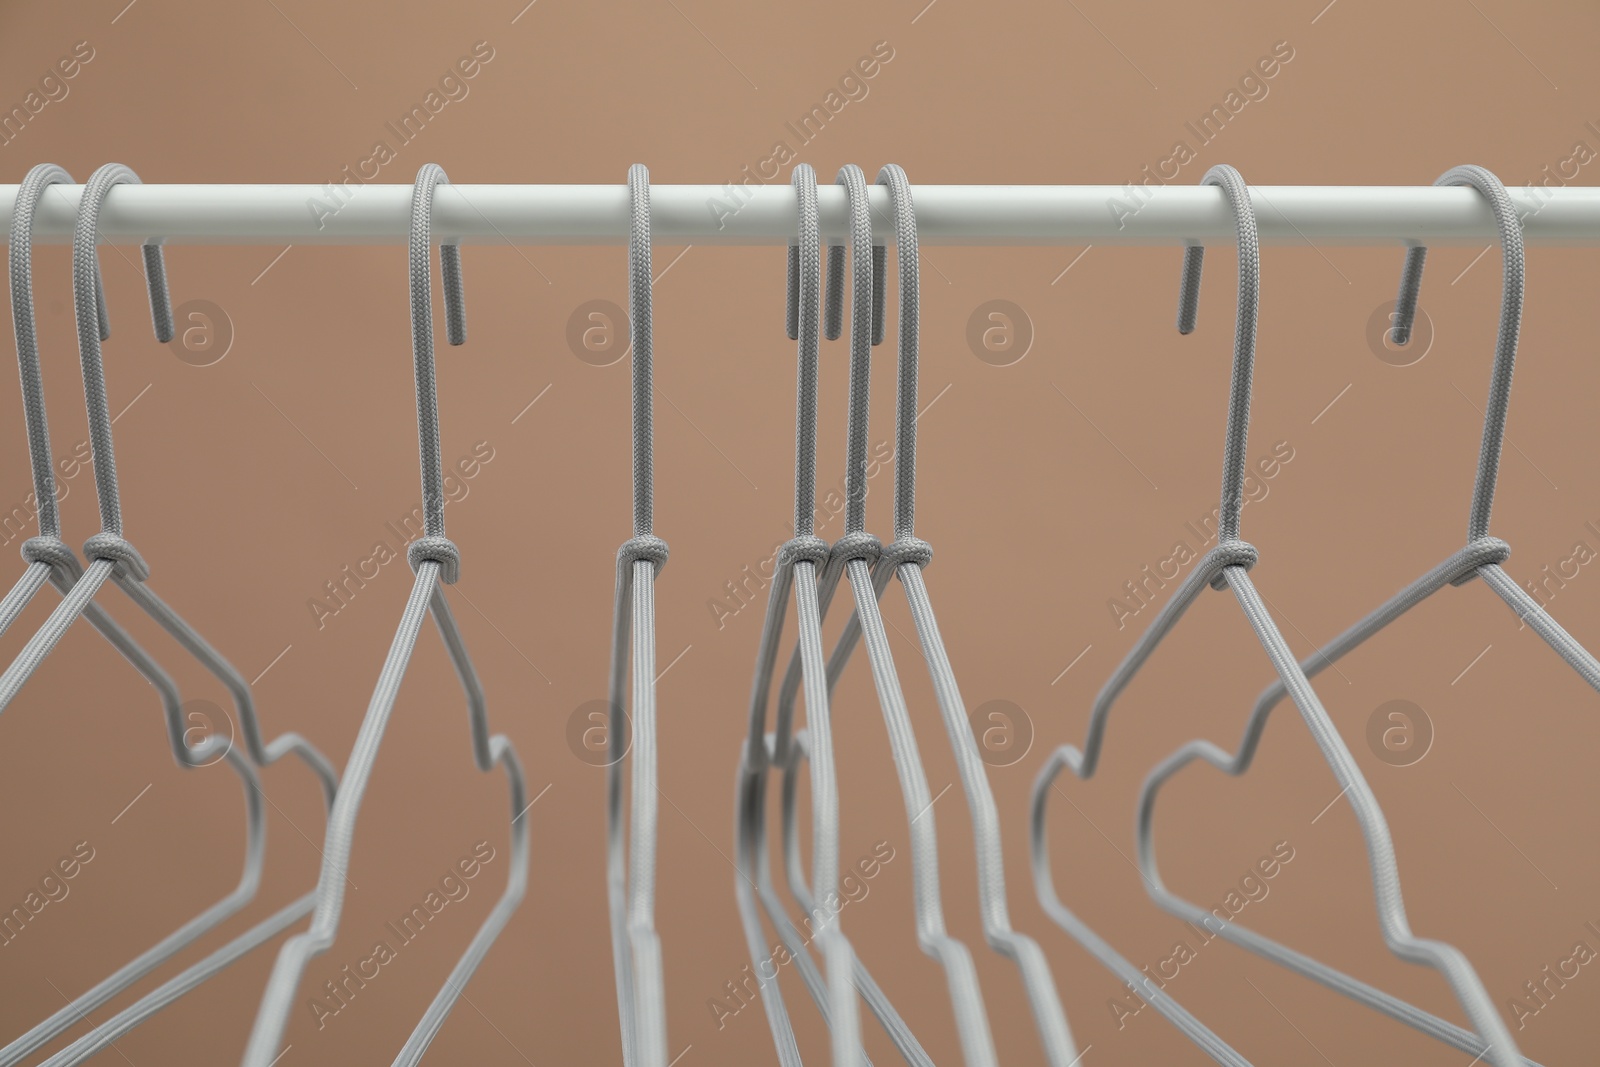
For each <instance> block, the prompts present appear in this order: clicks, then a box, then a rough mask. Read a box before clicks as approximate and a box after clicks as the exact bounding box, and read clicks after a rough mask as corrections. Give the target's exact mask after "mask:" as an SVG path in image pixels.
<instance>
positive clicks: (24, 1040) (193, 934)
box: [0, 164, 334, 1065]
mask: <svg viewBox="0 0 1600 1067" xmlns="http://www.w3.org/2000/svg"><path fill="white" fill-rule="evenodd" d="M128 180H131V181H135V182H136V181H137V180H138V179H137V178H136V177H133V176H132V172H131V171H128V170H127V169H126V168H124V167H120V166H119V165H116V164H112V165H109V166H108V167H102V168H101V169H100V170H99V171H97V172H96V173H95V176H94V177H93V178H91V180H90V184H89V186H87V187H86V188H85V189H84V191H83V194H82V198H81V199H80V202H79V210H78V226H77V230H76V233H75V237H74V243H73V273H74V282H75V285H74V288H75V301H74V309H75V311H76V313H77V315H78V319H79V326H80V329H79V342H80V348H83V351H84V355H83V363H84V368H85V391H86V396H87V399H88V401H89V407H90V429H91V445H92V447H93V448H94V453H93V454H94V457H95V462H96V467H97V468H98V466H99V463H100V461H101V460H102V459H104V460H106V462H107V463H108V464H110V465H111V466H112V468H113V469H112V471H111V473H110V475H109V484H110V485H111V488H112V492H113V493H114V492H115V485H116V482H115V470H114V461H113V460H111V459H110V456H111V438H110V423H109V418H107V419H106V420H105V421H104V422H103V423H102V422H101V421H100V420H99V419H97V418H96V417H95V416H96V412H95V403H94V402H95V399H96V397H95V392H94V387H93V385H92V384H91V383H93V382H98V383H99V391H100V394H101V399H102V400H103V393H104V377H103V372H101V371H100V350H99V344H100V342H101V341H102V340H104V339H106V338H109V336H110V329H111V328H110V322H109V319H108V317H107V315H106V308H105V296H104V287H103V285H102V284H101V280H100V273H99V264H98V262H97V259H96V256H95V251H94V242H95V240H96V236H97V235H96V225H95V220H96V218H97V217H98V210H99V206H100V203H101V201H102V200H103V198H104V196H105V195H106V193H107V192H108V191H109V190H110V188H111V187H112V186H114V185H115V184H118V183H119V182H121V181H128ZM71 182H72V178H71V176H70V175H69V174H67V172H66V171H65V170H63V169H61V168H60V167H58V166H55V165H53V164H42V165H40V166H37V167H35V168H33V169H32V170H31V171H30V172H29V173H28V175H27V177H26V178H25V179H24V181H23V183H22V185H21V186H20V187H19V189H18V195H17V198H16V202H15V205H14V209H13V215H12V230H11V260H10V267H11V295H12V318H13V325H14V328H15V332H16V339H17V356H18V368H19V373H20V376H21V383H22V393H23V405H24V410H25V415H26V423H27V428H28V440H29V459H30V463H31V466H32V469H33V480H34V495H35V498H36V501H37V503H38V514H39V529H40V532H39V536H38V537H34V538H30V539H29V540H28V541H26V542H25V543H24V544H23V557H24V559H26V560H27V561H28V563H29V567H28V570H27V571H26V572H25V573H24V575H23V577H22V579H21V580H20V581H19V582H18V583H17V585H16V586H15V587H14V588H13V589H12V591H11V593H9V594H8V595H7V596H6V597H5V599H4V601H3V602H0V632H3V631H4V630H5V628H7V627H8V626H9V625H10V624H11V622H12V621H14V620H15V618H16V614H17V612H19V611H20V610H21V608H22V607H23V606H24V605H26V604H27V603H28V601H29V600H31V599H32V597H33V595H34V594H35V593H37V592H38V590H39V588H40V587H41V585H42V583H43V581H44V580H45V579H46V578H48V579H49V580H50V581H51V583H52V584H54V585H55V586H56V588H57V589H59V590H60V591H61V592H62V594H63V599H62V603H61V604H60V605H59V606H58V607H57V608H56V610H55V611H54V612H52V613H51V616H50V618H49V619H48V620H47V621H46V623H45V626H44V627H43V628H42V629H41V630H40V631H39V632H38V633H36V634H35V635H34V637H33V638H32V639H31V640H30V641H29V642H28V644H27V646H26V647H25V648H24V650H23V653H22V655H20V656H19V657H18V660H17V661H16V662H14V663H13V664H12V665H11V667H10V668H8V669H7V671H6V672H5V674H4V676H0V687H3V688H4V692H5V696H4V699H3V700H0V709H3V708H4V706H5V705H6V704H8V703H9V702H10V700H11V699H12V698H13V697H14V696H15V695H16V693H17V691H18V690H19V689H20V688H21V686H22V685H23V684H24V683H25V682H26V681H27V679H28V678H29V677H30V676H31V674H32V672H33V671H34V670H35V669H36V668H37V666H38V665H39V664H40V663H42V662H43V660H44V659H45V657H46V656H48V654H49V653H50V651H51V649H52V648H53V647H54V646H55V644H56V642H57V641H59V639H60V637H61V636H62V635H63V634H65V632H66V631H67V629H68V628H69V627H70V626H71V624H72V623H73V622H74V621H75V620H76V619H77V618H78V617H79V616H80V615H81V616H82V617H84V618H85V619H87V620H88V622H89V624H90V625H91V626H92V627H94V629H95V630H96V631H98V632H99V633H100V634H101V635H102V636H104V637H105V638H106V640H107V641H108V642H109V643H110V644H111V645H112V646H113V647H114V648H116V649H117V650H118V651H119V652H120V653H122V655H123V656H124V658H126V659H127V660H128V661H129V663H130V664H132V665H133V667H134V668H135V669H136V670H137V671H138V672H139V673H140V675H141V676H142V677H144V679H145V680H146V681H147V682H149V683H150V684H151V685H152V687H154V688H155V690H156V693H157V695H158V697H159V698H160V700H161V702H162V706H163V710H164V712H165V719H166V724H167V734H168V739H169V742H170V743H171V745H172V750H173V754H174V756H175V758H176V759H177V761H178V764H179V765H180V766H182V767H198V766H205V765H207V764H208V763H210V762H215V761H218V760H224V761H226V762H227V763H228V764H229V766H230V767H231V768H232V769H233V770H234V772H235V773H236V774H238V775H239V776H240V778H241V780H242V781H243V783H244V785H245V801H246V845H245V867H244V871H243V873H242V875H241V877H240V880H239V883H238V885H237V886H236V887H235V888H234V890H233V891H232V892H231V893H229V894H228V895H227V896H225V897H224V898H222V899H221V900H220V901H218V902H217V903H215V904H213V905H212V906H211V907H209V908H207V909H205V910H204V911H202V912H201V913H200V914H199V915H197V916H195V917H194V918H193V919H191V920H189V922H187V923H185V924H184V925H183V926H181V927H179V928H178V929H177V930H175V931H173V932H172V933H171V934H169V935H168V936H167V937H165V938H163V939H162V940H161V941H160V942H158V943H157V944H155V945H153V946H152V947H151V948H149V949H147V950H146V951H145V952H144V953H142V954H141V955H140V956H138V957H137V958H136V959H134V960H132V961H131V962H129V963H128V964H126V965H125V966H123V967H122V968H121V969H119V970H118V971H116V972H115V973H113V974H112V975H110V976H109V977H107V978H106V979H104V980H103V981H101V982H100V983H98V984H97V985H95V986H94V987H92V988H91V989H89V990H87V991H86V992H84V993H83V994H81V995H79V996H78V997H77V998H75V999H73V1000H71V1001H69V1002H68V1003H67V1004H66V1005H65V1006H63V1007H62V1008H61V1009H60V1010H58V1011H57V1012H55V1013H54V1014H53V1015H51V1016H50V1017H48V1018H46V1019H45V1020H43V1021H41V1022H40V1023H38V1024H37V1025H35V1026H34V1027H33V1028H31V1029H30V1030H28V1031H27V1032H26V1033H24V1034H22V1035H20V1036H19V1037H17V1038H15V1039H13V1040H12V1041H11V1042H10V1043H8V1044H7V1045H6V1046H5V1047H4V1048H3V1049H0V1064H4V1065H10V1064H16V1063H20V1062H21V1061H22V1060H24V1059H26V1058H27V1057H28V1056H29V1055H31V1054H32V1053H34V1052H36V1051H37V1050H38V1049H40V1048H42V1047H43V1046H44V1045H45V1044H47V1043H48V1042H49V1041H51V1040H53V1039H54V1038H55V1037H57V1036H59V1035H60V1034H61V1033H63V1032H65V1031H66V1030H67V1029H68V1028H70V1027H71V1026H73V1025H76V1024H77V1023H79V1022H80V1021H82V1020H84V1019H86V1018H87V1013H88V1012H90V1011H93V1010H95V1009H96V1008H98V1007H100V1006H102V1005H103V1004H105V1003H106V1002H108V1001H109V1000H111V999H112V998H113V997H115V996H117V995H118V994H119V993H121V992H122V991H123V990H125V989H127V988H128V987H129V986H131V985H133V984H134V983H135V982H137V981H138V980H139V979H140V978H142V977H144V976H145V975H147V974H149V973H150V972H151V971H153V970H154V969H155V968H156V967H158V966H160V965H161V964H162V963H164V962H165V961H166V960H168V959H170V958H171V957H172V956H174V955H176V954H177V953H178V952H180V951H181V950H182V949H184V948H185V947H187V946H188V945H189V944H191V943H192V942H194V941H195V940H196V939H197V938H199V937H201V936H202V935H204V934H205V933H207V932H208V931H210V930H211V929H213V928H215V927H216V926H217V925H218V924H220V923H221V922H223V921H224V920H226V919H227V918H229V917H230V916H231V915H233V914H234V913H235V912H237V911H238V910H239V909H240V908H242V907H243V906H244V905H245V904H247V903H249V902H250V901H251V900H252V899H254V896H255V894H256V891H257V890H258V888H259V886H260V881H261V872H262V868H263V865H264V862H265V847H266V839H265V834H266V821H265V818H266V816H265V808H264V805H263V803H262V801H263V799H264V796H265V794H264V793H262V790H261V785H260V780H259V778H258V776H257V774H256V769H255V768H256V766H258V765H259V766H265V765H266V764H267V763H270V762H272V760H274V759H276V758H278V757H279V756H281V755H282V754H284V753H285V752H288V751H291V750H292V751H295V752H296V754H297V755H299V756H300V758H301V759H303V760H304V761H305V762H306V763H307V764H308V765H309V766H310V767H311V768H312V770H313V772H315V773H316V774H317V775H318V777H319V778H320V779H321V781H322V784H323V789H324V796H325V797H326V798H327V799H329V801H330V802H331V795H332V791H333V786H334V772H333V769H332V767H331V765H329V764H328V763H327V761H326V760H325V759H324V758H323V757H322V756H321V754H320V753H318V752H317V751H316V749H314V748H312V747H311V746H310V745H309V744H307V743H306V742H304V741H303V740H302V739H300V738H299V737H298V736H297V735H293V734H286V735H284V737H282V738H280V739H279V741H278V742H275V743H274V744H273V745H272V746H263V745H262V744H261V740H260V732H259V727H258V725H257V723H256V721H255V718H254V708H253V706H248V705H246V706H243V707H241V708H240V720H241V723H242V725H243V726H244V728H245V734H246V741H247V749H249V744H248V743H249V742H251V741H254V742H255V747H254V749H253V750H249V751H248V752H247V753H239V752H237V751H236V750H235V749H234V747H233V745H232V742H231V739H229V738H225V737H221V736H218V735H212V736H210V737H207V738H205V739H204V740H202V741H201V742H200V743H198V744H195V745H191V744H189V742H188V740H187V737H186V730H185V726H184V712H183V702H182V698H181V696H180V695H179V692H178V688H177V686H176V684H175V683H174V682H173V681H172V679H171V677H170V676H169V675H168V674H167V673H166V672H165V671H163V670H162V669H161V667H160V666H158V665H157V664H156V663H155V661H154V660H152V659H151V657H150V656H149V654H148V653H146V652H145V651H144V649H143V648H142V647H140V646H139V645H138V644H137V643H136V642H135V641H134V640H133V638H132V637H131V636H130V635H129V634H128V633H127V632H126V631H125V630H123V629H122V628H121V627H120V626H118V625H117V624H116V623H115V622H114V621H113V620H112V619H111V617H110V616H109V615H107V614H106V613H105V611H104V609H102V608H101V607H100V606H99V605H98V604H96V603H94V599H93V598H94V596H95V593H96V592H98V590H99V588H100V587H101V586H102V585H103V584H104V582H105V579H106V577H107V572H108V571H109V570H111V567H112V565H111V564H109V563H103V562H102V561H100V560H96V561H95V562H94V563H91V565H90V568H89V570H88V572H85V571H84V570H83V569H82V568H81V567H80V565H79V564H78V561H77V557H76V556H75V555H74V554H73V552H72V550H71V549H70V548H68V547H67V546H66V544H65V543H64V542H62V540H61V536H60V533H61V531H60V515H59V511H58V508H57V506H56V490H55V476H54V472H53V470H52V467H51V457H50V435H49V426H48V419H47V416H46V411H45V398H44V380H43V373H42V370H41V367H40V363H39V351H38V334H37V328H36V325H35V313H34V304H33V283H32V227H33V217H34V213H35V211H36V210H37V208H38V203H39V200H40V198H41V197H42V196H43V195H44V193H45V192H46V191H47V190H48V189H49V188H50V187H51V186H53V185H57V184H70V183H71ZM145 260H146V264H147V271H146V273H147V277H148V281H149V285H150V298H151V307H152V309H153V314H154V322H155V329H156V336H157V339H158V340H159V339H170V337H171V335H172V329H171V314H170V310H169V309H170V301H169V299H168V297H167V292H166V278H165V272H164V271H163V270H162V269H160V264H161V254H160V248H159V246H146V248H145ZM152 263H154V264H156V265H157V266H156V269H154V270H151V269H149V264H152ZM86 339H88V340H87V341H86ZM90 342H92V344H91V343H90ZM97 375H98V377H97ZM101 407H102V408H103V407H104V405H103V404H102V405H101ZM97 434H98V436H96V435H97ZM97 474H98V470H97ZM101 484H102V483H100V482H99V481H97V486H96V488H97V490H99V489H100V488H101ZM91 556H92V553H91ZM119 584H120V583H119ZM132 584H135V585H136V584H138V583H137V582H133V583H132ZM141 588H142V587H141ZM130 596H131V597H132V598H133V599H134V600H135V602H136V603H141V606H143V605H142V602H141V601H140V599H139V597H138V596H137V595H136V594H135V593H130ZM151 596H152V597H153V596H154V594H151ZM162 607H163V608H165V605H162ZM166 610H167V612H169V613H170V609H166ZM173 617H174V618H176V616H175V615H173ZM158 621H159V620H158ZM179 623H180V624H181V620H179ZM169 629H170V627H169ZM180 644H182V642H180ZM185 649H186V651H191V652H192V650H191V649H189V648H188V646H187V645H185ZM207 651H210V650H209V648H208V649H207ZM211 655H212V657H213V659H214V661H221V657H220V656H217V655H216V654H215V653H214V652H213V653H211ZM197 658H200V659H201V662H202V664H203V665H205V666H207V667H210V666H211V664H212V661H208V660H207V659H206V658H204V657H197ZM213 673H215V672H213ZM269 748H270V752H269V751H268V749H269ZM252 758H253V760H254V764H252ZM297 903H299V902H297ZM295 907H296V905H294V904H291V905H290V906H289V908H287V909H285V911H284V912H280V913H279V915H277V916H275V917H274V920H276V922H274V921H273V920H269V921H267V922H265V923H263V924H260V925H258V926H257V927H256V928H255V929H253V930H252V931H250V932H249V933H247V934H246V935H244V936H243V937H241V938H240V939H238V941H237V942H235V944H236V945H237V944H239V943H240V942H243V943H244V947H243V948H242V949H241V950H240V951H238V952H236V953H234V954H233V955H230V956H228V957H227V958H226V959H225V960H223V961H222V962H221V963H220V965H218V966H215V968H214V969H212V970H204V969H202V968H200V967H199V965H197V966H196V967H195V968H191V969H190V970H187V971H185V972H183V973H182V974H180V975H179V976H177V977H176V978H174V979H173V980H171V982H170V983H169V985H172V986H174V987H177V986H183V987H184V989H185V991H187V989H189V988H193V987H194V986H196V985H198V984H200V982H202V981H204V980H205V978H208V977H210V976H211V974H214V973H215V972H216V970H220V969H221V966H226V964H227V963H228V962H231V961H232V960H233V959H235V958H237V956H238V955H242V954H243V952H244V951H248V950H249V949H251V948H254V947H256V946H257V945H259V944H261V943H262V942H264V941H265V940H267V939H268V938H270V937H272V936H275V935H276V934H277V933H279V932H281V931H282V930H283V929H286V928H287V926H288V925H290V924H291V923H292V922H293V917H291V918H288V919H285V918H284V915H285V914H286V913H293V912H294V910H295ZM300 914H303V912H302V913H300ZM294 917H298V916H297V915H296V916H294ZM252 935H253V936H252ZM214 955H215V954H214ZM146 1017H147V1014H145V1015H140V1014H138V1013H136V1012H134V1011H133V1010H132V1009H129V1010H128V1011H125V1012H123V1013H119V1015H117V1016H115V1017H113V1018H112V1019H110V1020H107V1022H106V1023H105V1024H103V1026H106V1027H109V1026H113V1025H122V1024H125V1023H128V1022H129V1020H130V1019H131V1020H132V1023H131V1025H129V1026H128V1029H131V1028H132V1026H136V1025H138V1023H139V1022H142V1021H143V1019H144V1018H146ZM93 1036H94V1035H93V1034H91V1035H89V1037H88V1038H84V1039H81V1040H84V1041H87V1040H89V1039H90V1038H92V1037H93ZM58 1058H59V1057H58Z"/></svg>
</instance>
